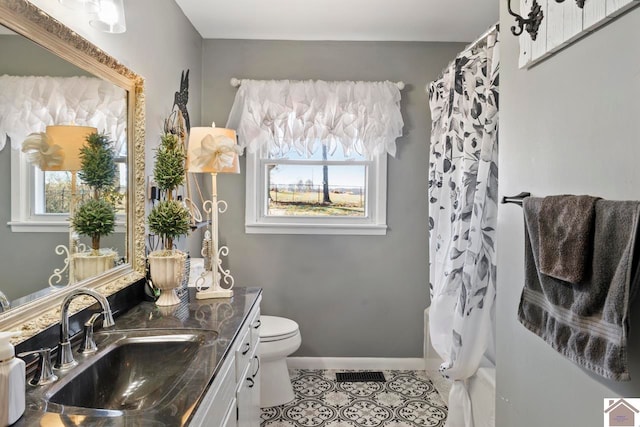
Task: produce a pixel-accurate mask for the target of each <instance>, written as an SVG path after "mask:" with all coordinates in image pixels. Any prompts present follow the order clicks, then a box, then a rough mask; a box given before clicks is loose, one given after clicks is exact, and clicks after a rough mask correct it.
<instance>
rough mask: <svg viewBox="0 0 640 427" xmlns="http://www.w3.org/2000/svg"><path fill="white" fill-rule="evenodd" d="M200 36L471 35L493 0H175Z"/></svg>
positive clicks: (486, 20)
mask: <svg viewBox="0 0 640 427" xmlns="http://www.w3.org/2000/svg"><path fill="white" fill-rule="evenodd" d="M176 3H178V5H179V6H180V8H181V9H182V11H183V12H184V14H185V15H186V17H187V18H188V19H189V20H190V21H191V22H192V23H193V26H194V27H195V28H196V30H198V32H199V33H200V35H201V36H202V37H203V38H205V39H266V40H354V41H356V40H374V41H387V40H389V41H458V42H465V41H473V40H475V39H477V38H478V36H480V35H481V34H482V33H484V32H485V30H487V29H488V28H489V27H490V26H491V25H493V24H495V23H496V22H498V13H499V12H498V9H499V2H498V0H233V1H223V0H176Z"/></svg>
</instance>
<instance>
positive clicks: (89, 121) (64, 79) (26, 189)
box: [0, 26, 129, 311]
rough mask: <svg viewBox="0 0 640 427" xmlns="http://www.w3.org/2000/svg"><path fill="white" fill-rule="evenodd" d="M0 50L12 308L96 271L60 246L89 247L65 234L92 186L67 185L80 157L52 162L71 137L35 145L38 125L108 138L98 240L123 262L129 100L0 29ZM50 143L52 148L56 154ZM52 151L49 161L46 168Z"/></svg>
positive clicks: (1, 154)
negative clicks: (106, 224)
mask: <svg viewBox="0 0 640 427" xmlns="http://www.w3.org/2000/svg"><path fill="white" fill-rule="evenodd" d="M0 57H2V58H4V59H5V60H3V61H1V62H0V224H1V226H0V242H2V247H3V251H2V256H1V257H0V272H2V274H1V275H0V291H1V292H2V293H3V294H4V295H5V296H6V299H7V300H8V301H9V302H10V306H11V307H12V308H13V307H17V306H19V305H20V304H21V303H24V302H29V301H31V300H33V299H36V298H40V297H43V296H47V295H48V294H50V293H52V292H55V290H56V288H58V287H65V286H67V285H68V284H70V283H74V282H75V281H80V280H84V279H86V278H90V277H93V276H95V275H96V274H99V273H100V272H101V270H99V269H98V270H97V269H93V270H90V272H89V273H83V274H82V275H81V274H80V273H79V272H78V269H77V268H75V265H76V263H74V262H69V259H70V258H71V257H70V255H69V252H73V251H78V250H80V251H82V249H84V248H91V236H85V235H78V234H77V233H70V222H69V216H70V211H71V210H72V209H73V207H74V205H78V206H80V205H82V203H83V201H86V200H87V199H89V198H91V197H93V196H95V192H94V191H93V190H92V189H91V188H90V187H89V186H88V185H87V184H86V183H85V182H83V180H82V179H78V180H77V184H76V185H75V189H76V191H75V192H74V191H72V190H73V188H72V187H74V185H73V184H72V181H73V178H74V175H77V174H76V172H77V171H78V166H77V165H79V162H76V163H75V164H76V166H72V167H64V166H60V165H58V167H55V163H56V161H58V163H60V164H61V163H62V161H61V160H60V159H57V160H56V158H55V157H56V155H61V153H62V152H63V150H62V149H61V148H62V147H63V146H64V145H65V143H67V142H70V141H69V140H68V139H67V140H64V141H63V142H62V143H60V144H54V143H52V144H50V145H49V146H48V147H47V146H46V145H42V143H43V141H46V137H47V136H49V137H50V132H49V129H48V128H47V127H50V129H51V127H57V125H77V126H89V127H92V128H94V129H95V130H96V131H97V132H98V133H101V134H102V133H104V134H106V135H108V137H109V140H110V141H112V143H113V144H112V148H113V155H114V161H115V175H116V179H115V180H114V181H113V186H112V187H113V191H114V193H113V194H112V196H114V195H115V197H112V199H111V202H112V204H113V205H114V206H115V209H116V221H115V229H114V232H113V233H110V234H109V235H107V236H104V237H102V239H101V242H100V246H101V247H102V248H108V249H111V250H113V251H114V252H115V254H117V255H113V256H112V257H111V258H109V260H108V261H106V264H105V265H106V266H107V268H113V267H115V266H116V265H118V264H121V263H125V262H129V260H128V259H127V254H128V248H127V236H126V230H127V227H126V225H127V224H126V219H127V203H126V201H127V200H128V199H127V194H126V193H127V186H128V185H127V184H128V171H127V142H128V141H127V133H128V127H127V117H128V112H127V105H128V104H127V91H125V90H124V89H122V88H121V87H118V86H117V85H114V84H113V83H111V82H109V81H106V80H104V79H101V78H97V77H95V76H93V75H91V74H90V73H88V72H87V71H85V70H83V69H82V68H79V67H77V66H75V65H73V64H71V63H69V62H68V61H66V60H64V59H61V58H59V57H58V56H56V55H55V54H53V53H51V52H49V51H48V50H47V49H44V48H42V47H41V46H39V45H38V44H36V43H34V42H32V41H30V40H28V39H27V38H25V37H23V36H21V35H18V34H16V33H14V32H12V31H10V30H9V29H7V28H5V27H2V26H0ZM54 125H55V126H54ZM34 133H35V135H34ZM30 135H31V136H30ZM29 138H31V139H30V141H31V145H29V143H27V146H29V147H30V148H31V150H26V151H29V153H25V152H23V150H22V148H23V143H24V141H25V140H28V141H29ZM50 139H51V137H50ZM83 142H85V141H83ZM54 147H60V149H59V150H58V152H57V153H56V150H54V149H53V148H54ZM78 148H79V147H78ZM47 156H48V157H47ZM71 157H75V158H76V160H78V151H77V148H76V149H75V151H74V154H72V155H68V154H67V157H66V158H65V162H64V163H68V160H71ZM52 158H53V163H54V167H50V166H47V161H51V160H52ZM30 160H31V162H30ZM79 175H80V176H82V173H80V174H79ZM74 193H75V196H73V194H74ZM105 194H106V193H101V196H104V195H105ZM102 198H104V197H102ZM74 270H75V271H74ZM76 279H77V280H76ZM6 308H7V307H6V304H5V307H3V309H6ZM0 311H3V310H0Z"/></svg>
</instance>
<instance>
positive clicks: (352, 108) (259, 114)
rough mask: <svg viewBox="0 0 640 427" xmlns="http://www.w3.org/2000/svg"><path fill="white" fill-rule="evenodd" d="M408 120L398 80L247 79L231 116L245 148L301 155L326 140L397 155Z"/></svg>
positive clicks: (363, 151) (353, 149) (352, 148)
mask: <svg viewBox="0 0 640 427" xmlns="http://www.w3.org/2000/svg"><path fill="white" fill-rule="evenodd" d="M403 125H404V123H403V120H402V114H401V113H400V89H399V88H398V86H397V85H396V83H393V82H352V81H342V82H327V81H321V80H318V81H311V80H306V81H290V80H242V82H241V85H240V88H239V89H238V92H237V94H236V98H235V101H234V104H233V107H232V109H231V113H230V115H229V120H228V122H227V127H229V128H232V129H236V130H237V133H238V143H239V145H240V146H241V147H242V148H245V147H246V148H248V149H249V151H251V152H256V151H257V150H258V149H260V148H262V147H266V148H267V149H268V150H269V152H275V153H280V154H286V153H287V152H289V151H290V150H295V151H296V152H298V153H299V154H300V155H311V154H313V153H315V152H316V150H317V149H318V148H319V147H320V146H321V145H322V144H324V145H327V147H328V148H329V151H330V152H333V151H334V150H335V149H336V148H337V147H338V145H340V146H342V148H343V150H344V152H345V155H349V154H350V153H353V152H356V153H360V154H380V153H389V154H391V155H392V156H395V153H396V138H398V137H400V136H402V126H403Z"/></svg>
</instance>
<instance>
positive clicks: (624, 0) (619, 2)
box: [591, 0, 634, 16]
mask: <svg viewBox="0 0 640 427" xmlns="http://www.w3.org/2000/svg"><path fill="white" fill-rule="evenodd" d="M591 1H594V0H591ZM598 1H602V0H598ZM605 1H606V2H607V16H615V15H617V14H618V13H620V12H621V11H622V10H623V9H625V6H627V5H628V4H629V3H634V0H605Z"/></svg>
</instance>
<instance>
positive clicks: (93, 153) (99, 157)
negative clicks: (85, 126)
mask: <svg viewBox="0 0 640 427" xmlns="http://www.w3.org/2000/svg"><path fill="white" fill-rule="evenodd" d="M80 168H81V169H80V171H79V172H78V176H79V177H80V179H81V180H82V181H84V183H85V184H87V185H88V186H89V187H91V188H92V189H93V190H94V191H96V192H100V191H101V190H104V189H108V188H111V187H113V185H114V183H115V180H116V176H117V173H118V168H117V166H116V162H115V151H114V148H113V141H111V140H110V139H109V137H108V136H107V135H105V134H99V133H92V134H90V135H88V136H87V142H86V143H85V144H84V145H83V146H82V148H81V149H80ZM94 198H97V196H94Z"/></svg>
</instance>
